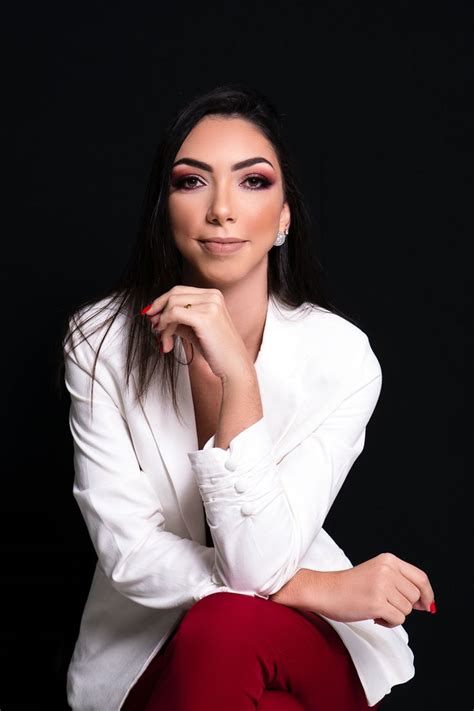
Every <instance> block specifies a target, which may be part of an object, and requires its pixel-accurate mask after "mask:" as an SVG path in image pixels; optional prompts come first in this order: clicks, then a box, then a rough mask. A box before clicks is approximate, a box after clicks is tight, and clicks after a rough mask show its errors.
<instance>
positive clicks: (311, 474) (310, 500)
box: [188, 334, 382, 597]
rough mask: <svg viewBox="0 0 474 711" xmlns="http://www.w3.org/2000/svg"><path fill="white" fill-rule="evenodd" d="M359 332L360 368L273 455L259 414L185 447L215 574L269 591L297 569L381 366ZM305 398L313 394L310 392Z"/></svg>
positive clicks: (370, 402) (353, 452)
mask: <svg viewBox="0 0 474 711" xmlns="http://www.w3.org/2000/svg"><path fill="white" fill-rule="evenodd" d="M363 335H364V339H365V340H364V344H365V345H363V357H362V362H360V368H358V369H357V370H355V371H353V372H352V373H350V375H349V378H347V381H346V385H345V387H344V388H343V389H342V390H341V399H340V401H339V402H337V405H336V406H335V407H334V409H332V411H331V412H330V413H329V414H328V415H327V416H326V417H325V419H323V421H322V422H319V423H318V424H317V425H316V426H315V427H314V429H313V430H312V431H310V433H309V434H307V435H306V436H304V438H303V439H302V440H301V441H300V442H299V443H298V444H297V446H295V447H293V448H292V449H291V450H290V451H289V452H288V453H287V454H286V455H285V456H283V458H281V459H280V461H275V457H274V456H273V442H272V438H271V435H270V432H269V428H268V426H267V421H266V418H265V416H263V417H262V418H261V419H260V420H258V421H257V422H255V423H254V424H252V425H250V426H249V427H247V428H246V429H244V430H243V431H242V432H240V433H239V434H238V435H236V436H235V437H234V438H233V439H232V440H231V441H230V443H229V447H228V449H227V450H224V449H222V448H220V447H214V440H215V436H214V437H213V438H212V440H210V441H209V442H208V443H207V444H206V446H205V447H204V448H203V449H202V450H198V451H195V452H188V458H189V459H190V461H191V463H192V467H193V471H194V474H195V477H196V481H197V483H198V486H199V490H200V493H201V497H202V499H203V502H204V507H205V511H206V515H207V521H208V524H209V528H210V531H211V534H212V537H213V540H214V545H215V548H216V565H217V570H218V573H219V577H220V579H221V580H222V581H223V583H224V584H226V585H229V586H231V587H232V588H233V589H235V590H239V589H252V590H255V591H256V592H257V593H258V594H259V595H260V596H262V597H268V596H269V595H271V594H273V593H275V592H277V591H278V590H279V589H280V588H281V587H282V586H283V585H284V584H285V583H286V582H288V580H290V579H291V578H292V577H293V575H294V574H295V573H296V572H297V571H298V569H299V561H300V560H301V559H302V557H303V555H304V554H305V552H306V551H307V549H308V548H309V546H310V545H311V543H312V542H313V541H314V540H315V538H316V537H317V535H318V533H319V532H320V530H321V528H322V526H323V523H324V520H325V518H326V516H327V514H328V512H329V510H330V508H331V506H332V504H333V501H334V499H335V497H336V496H337V494H338V492H339V490H340V488H341V486H342V484H343V482H344V480H345V478H346V476H347V474H348V472H349V470H350V469H351V467H352V465H353V463H354V461H355V460H356V459H357V457H358V456H359V454H360V453H361V452H362V450H363V447H364V443H365V432H366V426H367V423H368V421H369V419H370V417H371V415H372V413H373V410H374V408H375V406H376V403H377V401H378V398H379V395H380V391H381V384H382V372H381V368H380V364H379V362H378V360H377V358H376V357H375V355H374V353H373V351H372V350H371V348H370V345H369V341H368V338H367V336H365V334H363ZM308 397H310V398H311V397H313V398H317V393H309V394H308Z"/></svg>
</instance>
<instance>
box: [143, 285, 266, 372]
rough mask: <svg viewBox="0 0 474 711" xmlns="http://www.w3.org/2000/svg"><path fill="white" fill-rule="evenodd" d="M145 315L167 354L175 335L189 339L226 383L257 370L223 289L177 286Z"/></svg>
mask: <svg viewBox="0 0 474 711" xmlns="http://www.w3.org/2000/svg"><path fill="white" fill-rule="evenodd" d="M186 304H191V308H186ZM145 315H146V316H148V318H150V320H151V322H152V324H153V326H154V330H155V331H156V332H158V333H160V334H161V342H162V344H163V352H164V353H166V352H168V350H171V348H173V343H174V340H173V338H174V336H181V337H183V338H186V339H187V340H188V341H190V342H191V343H192V344H193V346H194V348H197V350H198V351H199V352H200V353H201V354H202V356H203V357H204V358H205V359H206V361H207V362H208V364H209V367H210V368H211V370H212V372H213V373H214V375H216V376H217V377H218V378H220V379H221V380H222V381H225V380H227V379H228V378H232V377H239V376H240V377H241V376H242V372H245V369H248V370H252V369H253V367H254V365H253V363H252V360H251V357H250V355H249V352H248V351H247V348H246V347H245V344H244V342H243V340H242V338H241V336H240V334H239V333H238V331H237V330H236V328H235V326H234V323H233V321H232V319H231V316H230V314H229V312H228V310H227V306H226V303H225V300H224V296H223V294H222V292H221V291H219V289H200V288H198V287H193V286H184V285H177V286H173V288H172V289H170V290H169V291H166V292H165V293H164V294H161V296H159V297H158V298H156V299H154V300H153V302H152V306H151V308H149V309H148V310H147V311H146V312H145ZM156 324H157V325H156ZM243 369H244V370H243Z"/></svg>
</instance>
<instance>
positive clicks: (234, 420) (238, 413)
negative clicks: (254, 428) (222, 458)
mask: <svg viewBox="0 0 474 711" xmlns="http://www.w3.org/2000/svg"><path fill="white" fill-rule="evenodd" d="M262 417H263V407H262V400H261V397H260V388H259V386H258V378H257V373H256V371H255V368H254V367H253V366H249V367H245V368H243V369H242V371H241V373H240V374H239V376H238V377H233V378H230V377H228V378H226V379H225V380H223V381H222V400H221V408H220V411H219V420H218V424H217V432H216V437H215V446H216V447H221V448H222V449H227V448H228V446H229V442H230V441H231V440H232V439H233V438H234V437H236V436H237V435H238V434H240V432H242V431H243V430H244V429H246V428H247V427H250V425H253V424H254V423H255V422H258V420H260V419H261V418H262Z"/></svg>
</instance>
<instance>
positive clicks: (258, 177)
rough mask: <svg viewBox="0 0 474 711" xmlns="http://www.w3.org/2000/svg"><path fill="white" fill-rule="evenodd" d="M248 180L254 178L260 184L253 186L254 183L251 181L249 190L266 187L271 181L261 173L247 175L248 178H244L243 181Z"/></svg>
mask: <svg viewBox="0 0 474 711" xmlns="http://www.w3.org/2000/svg"><path fill="white" fill-rule="evenodd" d="M248 180H251V181H252V180H256V181H257V182H258V183H260V186H259V187H258V186H255V183H253V187H250V188H249V189H250V190H263V189H265V188H268V187H269V186H270V185H271V183H270V181H269V180H267V179H266V178H264V177H263V176H262V175H249V177H248V178H245V181H244V182H247V181H248Z"/></svg>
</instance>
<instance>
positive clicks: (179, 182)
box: [174, 175, 199, 190]
mask: <svg viewBox="0 0 474 711" xmlns="http://www.w3.org/2000/svg"><path fill="white" fill-rule="evenodd" d="M188 180H199V178H197V177H196V176H195V175H187V176H185V177H184V178H180V179H179V180H177V181H176V182H175V183H174V187H175V188H178V189H181V188H182V189H183V190H194V187H193V186H191V187H189V186H188V185H187V181H188Z"/></svg>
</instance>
